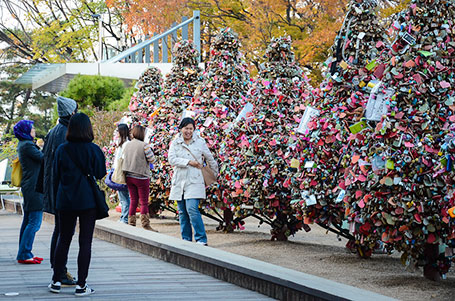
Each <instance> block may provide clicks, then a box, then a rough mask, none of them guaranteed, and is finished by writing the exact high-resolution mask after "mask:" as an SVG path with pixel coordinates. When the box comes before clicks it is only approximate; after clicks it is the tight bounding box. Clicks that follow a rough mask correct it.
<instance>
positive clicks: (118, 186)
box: [104, 169, 128, 191]
mask: <svg viewBox="0 0 455 301" xmlns="http://www.w3.org/2000/svg"><path fill="white" fill-rule="evenodd" d="M113 173H114V170H113V169H111V171H109V173H108V174H107V176H106V178H105V179H104V183H105V184H106V185H107V187H109V188H110V189H113V190H117V191H127V190H128V186H126V185H125V184H118V183H117V182H114V181H113V180H112V174H113Z"/></svg>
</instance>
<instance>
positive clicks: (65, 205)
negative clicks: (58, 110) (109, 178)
mask: <svg viewBox="0 0 455 301" xmlns="http://www.w3.org/2000/svg"><path fill="white" fill-rule="evenodd" d="M93 139H94V137H93V129H92V124H91V123H90V119H89V118H88V116H87V115H85V114H84V113H77V114H75V115H73V117H71V119H70V122H69V125H68V132H67V134H66V140H67V141H68V142H66V143H63V144H62V145H60V146H59V147H58V148H57V151H56V154H55V159H54V166H53V169H54V175H55V179H56V181H55V186H54V192H55V193H56V195H55V200H56V209H57V211H58V214H57V216H58V219H59V223H60V235H59V238H58V241H57V246H56V249H55V259H54V275H53V276H52V282H51V284H49V290H50V291H51V292H53V293H59V292H60V288H61V280H62V279H61V278H62V274H63V271H64V268H65V264H66V261H67V258H68V251H69V247H70V244H71V240H72V237H73V234H74V229H75V227H76V220H77V219H78V218H79V255H78V260H77V266H78V271H77V272H78V277H77V286H76V291H75V295H76V296H86V295H90V294H92V293H93V292H94V290H93V289H91V288H90V287H89V286H88V285H87V283H86V279H87V275H88V269H89V266H90V257H91V248H92V238H93V230H94V228H95V220H96V204H95V198H94V192H93V190H92V188H91V186H90V183H89V180H88V178H87V175H90V176H93V177H95V178H96V179H102V178H103V177H104V176H105V175H106V164H105V158H104V154H103V152H102V151H101V149H100V148H99V147H98V146H97V145H96V144H94V143H92V141H93Z"/></svg>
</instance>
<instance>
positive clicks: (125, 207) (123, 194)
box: [118, 190, 130, 224]
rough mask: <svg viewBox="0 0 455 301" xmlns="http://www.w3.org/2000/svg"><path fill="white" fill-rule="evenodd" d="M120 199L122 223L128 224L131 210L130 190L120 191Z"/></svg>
mask: <svg viewBox="0 0 455 301" xmlns="http://www.w3.org/2000/svg"><path fill="white" fill-rule="evenodd" d="M118 198H119V200H120V205H121V206H122V214H121V215H120V221H121V222H122V223H125V224H128V212H129V210H130V194H129V193H128V190H124V191H123V190H119V191H118Z"/></svg>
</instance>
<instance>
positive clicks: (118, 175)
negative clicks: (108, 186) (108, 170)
mask: <svg viewBox="0 0 455 301" xmlns="http://www.w3.org/2000/svg"><path fill="white" fill-rule="evenodd" d="M111 180H112V182H115V183H117V184H126V178H125V173H124V172H123V158H118V159H117V167H116V168H115V169H114V172H113V173H112V178H111Z"/></svg>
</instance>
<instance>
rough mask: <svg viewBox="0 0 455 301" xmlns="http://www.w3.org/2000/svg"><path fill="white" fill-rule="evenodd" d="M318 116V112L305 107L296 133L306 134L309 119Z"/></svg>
mask: <svg viewBox="0 0 455 301" xmlns="http://www.w3.org/2000/svg"><path fill="white" fill-rule="evenodd" d="M318 115H319V110H317V109H315V108H312V107H310V106H307V107H306V108H305V112H304V113H303V116H302V119H300V123H299V127H298V128H297V132H299V133H300V134H306V133H307V131H308V126H307V125H308V122H310V120H311V118H312V117H314V116H318Z"/></svg>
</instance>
